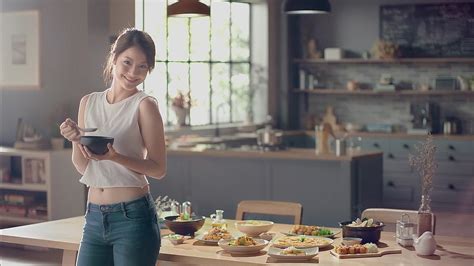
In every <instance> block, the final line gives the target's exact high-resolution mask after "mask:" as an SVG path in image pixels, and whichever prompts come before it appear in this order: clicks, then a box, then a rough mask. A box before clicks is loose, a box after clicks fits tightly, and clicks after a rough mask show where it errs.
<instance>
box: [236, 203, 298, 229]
mask: <svg viewBox="0 0 474 266" xmlns="http://www.w3.org/2000/svg"><path fill="white" fill-rule="evenodd" d="M245 213H256V214H271V215H281V216H292V217H294V224H301V219H302V215H303V206H302V205H301V204H300V203H296V202H286V201H271V200H243V201H241V202H239V205H237V213H236V214H235V219H236V220H242V219H243V218H244V214H245Z"/></svg>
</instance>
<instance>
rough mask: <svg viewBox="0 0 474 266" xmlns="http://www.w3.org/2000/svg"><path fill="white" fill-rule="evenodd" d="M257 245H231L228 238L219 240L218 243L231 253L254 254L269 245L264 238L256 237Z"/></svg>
mask: <svg viewBox="0 0 474 266" xmlns="http://www.w3.org/2000/svg"><path fill="white" fill-rule="evenodd" d="M254 240H255V242H257V245H255V246H229V241H230V240H226V239H221V240H219V242H217V243H218V245H219V247H221V248H222V249H223V250H225V251H227V252H229V253H231V254H254V253H258V252H260V250H262V249H264V248H265V247H266V246H267V245H268V241H267V240H264V239H255V238H254Z"/></svg>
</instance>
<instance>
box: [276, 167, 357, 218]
mask: <svg viewBox="0 0 474 266" xmlns="http://www.w3.org/2000/svg"><path fill="white" fill-rule="evenodd" d="M271 172H272V176H273V179H272V182H271V187H272V188H271V191H272V194H273V195H272V199H273V200H281V201H293V202H299V203H301V204H302V205H303V213H304V214H303V224H318V225H324V226H338V222H341V221H346V220H351V219H352V218H354V217H352V213H353V211H352V210H351V208H352V207H354V206H352V203H353V202H354V201H355V198H354V197H355V195H354V193H353V192H352V191H353V190H352V188H353V186H354V184H353V180H352V179H351V178H350V177H351V172H350V164H349V163H348V162H337V161H327V162H324V161H304V160H292V161H285V160H274V163H273V164H272V168H271ZM348 177H349V180H348Z"/></svg>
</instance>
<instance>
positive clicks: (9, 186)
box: [0, 183, 48, 191]
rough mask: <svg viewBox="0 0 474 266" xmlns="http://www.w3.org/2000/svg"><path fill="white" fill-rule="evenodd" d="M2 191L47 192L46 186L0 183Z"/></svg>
mask: <svg viewBox="0 0 474 266" xmlns="http://www.w3.org/2000/svg"><path fill="white" fill-rule="evenodd" d="M0 188H2V189H14V190H26V191H48V186H47V185H46V184H13V183H0Z"/></svg>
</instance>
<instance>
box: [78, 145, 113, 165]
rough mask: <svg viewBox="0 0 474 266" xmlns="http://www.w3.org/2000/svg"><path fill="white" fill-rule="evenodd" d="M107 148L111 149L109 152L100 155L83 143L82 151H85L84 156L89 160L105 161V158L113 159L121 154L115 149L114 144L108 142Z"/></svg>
mask: <svg viewBox="0 0 474 266" xmlns="http://www.w3.org/2000/svg"><path fill="white" fill-rule="evenodd" d="M107 148H108V149H109V150H108V151H107V153H105V154H102V155H98V154H94V153H92V152H91V151H90V150H89V149H88V148H87V147H86V146H82V145H81V151H84V152H83V154H84V157H86V159H89V160H94V161H103V160H110V161H113V160H114V159H115V158H117V156H118V155H119V153H118V152H116V151H115V149H114V147H113V146H112V144H110V143H108V144H107Z"/></svg>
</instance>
